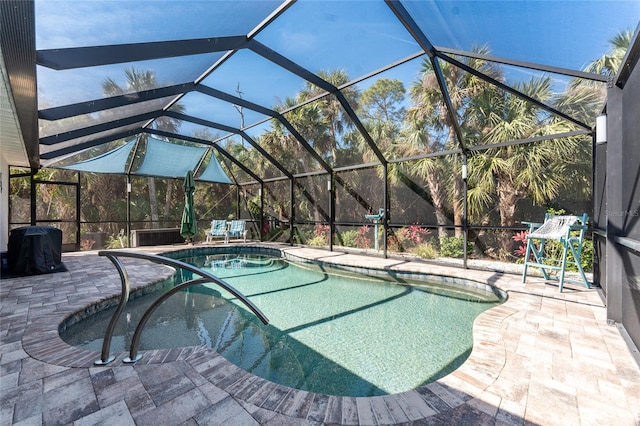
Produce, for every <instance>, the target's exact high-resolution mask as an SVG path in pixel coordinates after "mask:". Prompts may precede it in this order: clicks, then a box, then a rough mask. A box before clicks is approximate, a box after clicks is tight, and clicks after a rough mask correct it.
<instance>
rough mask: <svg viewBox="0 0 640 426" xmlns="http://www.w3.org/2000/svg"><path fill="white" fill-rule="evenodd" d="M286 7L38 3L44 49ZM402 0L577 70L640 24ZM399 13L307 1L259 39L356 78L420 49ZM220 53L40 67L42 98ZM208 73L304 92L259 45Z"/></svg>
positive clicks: (635, 4) (203, 62)
mask: <svg viewBox="0 0 640 426" xmlns="http://www.w3.org/2000/svg"><path fill="white" fill-rule="evenodd" d="M279 4H280V3H279V2H274V1H265V0H259V1H258V0H244V1H138V0H136V1H117V0H109V1H89V0H83V1H71V2H68V1H57V0H38V1H36V39H37V48H38V49H51V48H64V47H76V46H92V45H105V44H114V43H115V44H119V43H133V42H148V41H160V40H169V39H189V38H201V37H218V36H229V35H241V34H246V33H247V32H248V31H250V30H251V29H252V28H253V27H255V26H256V25H257V24H258V23H259V22H260V21H261V20H262V19H264V18H265V17H266V16H267V15H268V14H269V13H270V12H271V11H272V10H273V9H275V8H276V7H277V6H278V5H279ZM403 4H405V5H406V7H407V8H408V10H409V11H410V12H411V13H413V14H414V16H415V19H416V21H417V22H418V24H419V25H420V26H421V28H422V30H423V31H424V32H425V34H426V35H427V37H429V39H430V41H431V42H432V43H433V44H434V45H436V46H445V47H451V48H458V49H464V50H470V49H471V47H472V46H473V45H474V44H481V43H489V45H490V47H491V48H492V51H493V54H494V55H496V56H503V57H508V58H513V59H519V60H526V61H531V62H538V63H542V64H546V65H553V66H559V67H568V68H575V69H581V68H583V67H584V66H585V65H586V64H587V63H589V62H590V61H592V60H594V59H596V58H598V57H599V56H601V55H602V54H603V53H605V52H607V50H608V49H609V44H608V39H610V38H611V37H612V36H614V35H615V34H616V33H617V32H618V31H620V30H623V29H633V30H635V28H636V27H637V26H638V22H639V21H640V1H638V0H626V1H578V0H575V1H518V0H516V1H513V0H512V1H486V0H485V1H483V0H476V1H459V0H458V1H425V0H421V1H411V0H409V1H403ZM393 17H394V15H393V13H392V12H391V11H390V10H389V8H388V7H387V6H386V5H385V4H384V2H383V1H382V0H375V1H374V0H359V1H340V0H333V1H327V0H301V1H299V2H297V3H296V4H294V5H293V6H291V7H290V8H289V9H288V10H287V11H286V12H285V13H284V14H283V15H282V16H281V17H279V18H278V19H277V20H276V21H275V22H274V23H273V24H272V25H271V26H270V27H269V28H267V29H266V30H265V31H264V32H262V33H260V34H258V36H257V37H256V38H257V40H258V41H260V42H262V43H263V44H265V45H267V46H268V47H269V48H271V49H273V50H276V51H278V52H279V53H281V54H282V55H284V56H285V57H287V58H289V59H291V60H294V61H296V62H298V63H299V64H301V65H302V66H304V67H305V68H307V69H309V70H310V71H312V72H318V71H319V70H321V69H325V70H326V69H336V68H338V67H340V68H344V69H345V70H347V72H348V74H349V77H350V78H356V77H359V76H361V75H363V74H367V73H369V72H372V71H374V70H376V69H379V68H380V67H382V66H385V65H386V64H389V63H391V62H394V61H397V60H399V59H402V58H404V57H406V56H408V55H410V54H412V53H415V52H417V51H419V50H420V47H419V45H418V43H416V41H415V40H413V39H412V38H411V36H410V35H409V33H408V32H407V31H406V30H405V29H404V28H403V27H402V25H401V24H400V23H399V22H398V21H396V20H394V19H392V18H393ZM217 57H219V54H211V55H200V56H199V57H194V58H186V57H183V58H172V59H163V60H158V61H149V62H148V63H144V64H117V65H111V66H105V67H96V68H94V69H80V70H71V71H51V70H45V69H42V68H39V70H38V72H39V92H40V100H41V107H42V106H43V105H47V104H48V105H63V104H66V103H70V102H79V101H86V100H91V99H94V98H98V97H101V96H102V93H101V85H100V84H101V82H102V81H104V79H105V78H107V77H111V78H114V79H116V80H117V81H118V82H120V83H121V84H124V73H123V72H122V70H123V69H124V68H126V67H131V66H136V67H138V68H151V69H154V71H156V75H157V79H158V82H159V83H160V84H161V85H169V84H178V83H183V82H186V81H193V80H194V79H195V78H197V77H198V76H199V75H200V74H201V73H202V72H204V70H206V68H207V64H208V63H210V62H213V61H214V60H215V59H217ZM415 74H416V69H415V67H399V68H398V69H396V70H393V71H389V72H388V73H387V75H386V76H388V77H390V78H399V79H401V80H402V81H403V82H404V83H405V86H406V87H407V88H408V86H409V84H410V82H411V81H413V79H414V78H415ZM205 82H206V84H208V85H211V86H213V87H216V88H218V89H220V90H223V91H226V92H229V93H232V94H235V90H236V88H237V87H238V85H240V88H241V90H242V91H243V96H244V97H245V98H246V99H249V100H252V101H254V102H257V103H261V104H263V105H264V106H267V107H271V106H273V105H274V104H276V103H277V102H279V101H282V100H284V98H285V97H292V96H295V93H296V92H297V91H298V90H300V89H301V88H302V87H303V85H304V82H303V81H302V80H301V79H300V78H298V77H296V76H294V75H292V74H290V73H288V72H286V71H283V70H281V69H278V67H274V66H273V65H272V64H269V63H268V62H267V61H265V60H264V59H263V58H261V57H259V56H257V55H255V54H253V53H252V52H248V51H244V52H242V53H240V54H238V55H237V57H236V58H232V59H231V60H230V61H229V62H228V63H227V64H225V65H224V66H223V67H221V68H220V70H218V71H217V72H216V73H215V74H214V75H212V76H211V77H210V78H209V79H207V80H205ZM368 84H369V83H366V82H365V83H362V84H361V85H360V86H361V88H365V87H367V86H368ZM191 108H193V111H191V112H193V113H194V115H198V116H203V115H204V116H206V115H207V114H210V107H206V105H205V103H202V102H200V103H198V102H194V103H193V106H192V107H191ZM196 109H199V110H200V111H196ZM187 112H190V111H187ZM203 118H205V117H203ZM216 119H218V121H221V122H226V121H233V122H235V125H238V121H239V119H238V115H237V112H236V111H235V110H234V109H233V108H226V109H225V111H224V112H222V111H221V112H219V113H218V114H217V116H216ZM226 124H231V123H230V122H227V123H226Z"/></svg>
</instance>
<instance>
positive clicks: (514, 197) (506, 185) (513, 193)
mask: <svg viewBox="0 0 640 426" xmlns="http://www.w3.org/2000/svg"><path fill="white" fill-rule="evenodd" d="M497 192H498V209H499V211H500V226H502V227H511V226H514V225H515V219H514V218H515V212H516V203H517V202H518V200H521V199H522V198H523V196H522V194H521V193H520V191H518V189H517V188H515V187H514V185H513V184H512V183H511V181H510V180H509V179H505V178H500V177H499V178H498V185H497ZM512 234H513V233H512V231H510V230H506V229H505V230H503V231H501V232H500V248H501V249H502V251H503V252H504V253H505V254H507V253H508V254H511V253H512V252H513V239H512V238H511V236H512Z"/></svg>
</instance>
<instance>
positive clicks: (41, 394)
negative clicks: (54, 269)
mask: <svg viewBox="0 0 640 426" xmlns="http://www.w3.org/2000/svg"><path fill="white" fill-rule="evenodd" d="M270 247H277V248H281V249H283V250H286V251H287V252H288V253H289V254H290V255H292V256H299V257H301V258H305V259H317V260H321V261H324V262H335V263H339V264H342V265H351V266H356V267H365V268H366V267H375V268H386V269H390V270H402V271H413V272H426V273H431V274H442V275H447V276H453V277H460V278H469V279H473V280H475V281H479V282H483V283H488V284H491V285H494V286H496V287H498V288H500V289H502V290H503V291H505V292H506V293H507V294H508V300H507V301H506V302H505V303H504V304H502V305H500V306H498V307H495V308H493V309H490V310H488V311H486V312H484V313H483V314H481V315H480V316H479V317H478V318H477V320H476V322H475V324H474V347H473V351H472V353H471V355H470V357H469V359H468V360H467V361H466V362H465V363H464V364H463V365H462V367H460V368H459V369H458V370H456V371H455V372H453V373H451V374H449V375H448V376H445V377H443V378H442V379H439V380H437V381H436V382H433V383H430V384H427V385H425V386H422V387H420V388H418V389H415V390H412V391H409V392H404V393H401V394H396V395H385V396H377V397H371V398H350V397H336V396H330V395H322V394H315V393H312V392H306V391H300V390H296V389H291V388H288V387H285V386H282V385H278V384H275V383H272V382H269V381H266V380H264V379H261V378H258V377H256V376H253V375H251V374H249V373H247V372H245V371H243V370H241V369H239V368H237V367H235V366H234V365H232V364H230V363H229V362H228V361H226V360H225V359H224V358H222V357H221V356H220V355H218V354H216V353H215V352H213V351H212V350H211V349H208V348H205V347H191V348H184V349H173V350H157V351H147V352H144V356H143V358H142V359H141V360H140V361H139V362H138V363H136V364H135V365H131V364H123V363H122V359H123V358H124V357H125V356H126V355H127V354H118V356H117V357H116V360H115V361H114V362H113V363H111V364H109V365H107V366H94V365H93V361H94V360H95V359H97V358H98V357H99V354H97V353H96V352H88V351H83V350H80V349H78V348H74V347H71V346H69V345H67V344H66V343H64V342H63V341H62V340H61V339H60V338H59V336H58V326H59V325H60V324H61V323H63V321H64V320H65V319H66V318H68V317H70V316H72V315H76V314H78V312H82V311H84V310H86V309H87V308H89V307H91V306H94V305H95V304H96V303H97V302H99V301H104V300H106V299H107V298H109V297H112V296H113V295H115V294H118V292H119V291H120V280H119V277H118V274H117V271H116V269H115V268H114V266H113V265H112V264H111V263H110V262H109V261H108V260H107V259H106V258H104V257H99V256H98V255H97V254H96V252H81V253H70V254H65V255H64V257H63V262H64V263H65V265H66V266H67V268H68V271H67V272H59V273H56V274H49V275H38V276H32V277H23V278H13V279H5V280H2V281H0V289H1V310H0V319H1V324H0V338H1V341H2V346H1V349H0V356H1V357H0V368H1V370H0V390H1V393H2V397H1V400H0V424H1V425H10V424H15V425H40V424H44V425H50V424H77V425H95V424H109V425H128V424H137V425H146V424H151V425H154V426H159V425H179V424H184V425H196V424H197V425H214V424H225V425H278V426H280V425H319V424H336V425H338V424H341V425H377V424H380V425H382V424H416V425H423V424H424V425H440V424H478V425H523V424H527V425H533V424H537V425H571V424H576V425H616V426H618V425H629V426H631V425H638V424H640V423H639V422H640V368H639V367H638V364H637V362H636V359H634V355H637V353H633V352H632V351H634V349H630V347H629V346H628V345H627V343H626V342H625V340H624V338H623V336H622V335H621V333H620V331H619V329H618V328H617V327H616V326H615V325H608V324H607V321H606V318H605V308H604V305H603V302H602V300H601V297H600V295H599V294H598V290H597V289H586V288H584V287H579V286H577V285H572V284H569V285H566V286H565V291H564V292H563V293H559V292H558V290H557V284H552V283H545V282H544V281H543V280H541V279H535V278H529V279H528V280H527V283H526V284H522V283H521V279H520V277H519V276H515V275H510V274H505V273H501V272H490V271H478V270H464V269H459V268H453V267H448V266H442V265H434V264H427V263H422V262H412V261H408V260H397V259H381V258H374V257H366V256H359V255H354V254H346V253H341V252H328V251H324V250H317V249H310V248H302V247H290V246H274V245H270ZM167 250H176V247H154V248H147V249H146V251H148V252H155V253H160V252H162V251H167ZM123 263H125V265H127V270H128V271H129V273H130V278H131V282H132V285H134V286H136V287H142V286H146V285H149V284H150V283H153V282H156V281H157V280H159V279H161V278H163V277H166V276H168V275H169V274H171V272H172V271H171V270H170V269H169V268H167V267H164V266H160V265H156V264H152V263H149V262H146V261H143V260H138V259H123Z"/></svg>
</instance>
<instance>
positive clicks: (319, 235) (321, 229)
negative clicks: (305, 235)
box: [307, 223, 329, 246]
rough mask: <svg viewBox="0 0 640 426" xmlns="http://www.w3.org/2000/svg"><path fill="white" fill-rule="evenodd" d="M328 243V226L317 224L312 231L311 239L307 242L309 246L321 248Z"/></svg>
mask: <svg viewBox="0 0 640 426" xmlns="http://www.w3.org/2000/svg"><path fill="white" fill-rule="evenodd" d="M328 242H329V225H322V224H320V223H319V224H317V225H316V227H315V228H314V230H313V237H311V238H310V239H309V241H307V244H309V245H311V246H323V245H326V244H328Z"/></svg>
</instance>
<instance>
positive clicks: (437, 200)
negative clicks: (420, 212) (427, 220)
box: [425, 171, 447, 238]
mask: <svg viewBox="0 0 640 426" xmlns="http://www.w3.org/2000/svg"><path fill="white" fill-rule="evenodd" d="M425 180H426V182H427V187H428V188H429V192H430V193H431V199H432V200H433V207H434V208H435V213H436V220H437V221H438V225H444V224H446V223H447V214H446V209H445V206H446V197H445V194H444V189H443V188H442V176H440V173H439V172H437V171H433V172H430V173H429V174H428V175H427V176H426V179H425ZM446 236H447V229H446V228H445V227H444V226H439V227H438V238H443V237H446Z"/></svg>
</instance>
